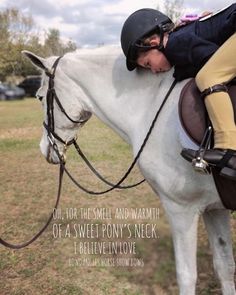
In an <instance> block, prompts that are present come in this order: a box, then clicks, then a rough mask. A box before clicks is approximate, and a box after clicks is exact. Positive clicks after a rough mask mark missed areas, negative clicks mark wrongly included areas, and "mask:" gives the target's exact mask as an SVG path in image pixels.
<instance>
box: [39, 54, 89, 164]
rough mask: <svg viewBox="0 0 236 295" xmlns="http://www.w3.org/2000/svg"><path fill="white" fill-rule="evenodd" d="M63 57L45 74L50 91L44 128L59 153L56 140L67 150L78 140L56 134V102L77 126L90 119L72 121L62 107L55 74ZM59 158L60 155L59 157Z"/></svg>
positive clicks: (47, 95) (61, 157)
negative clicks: (55, 82) (67, 138)
mask: <svg viewBox="0 0 236 295" xmlns="http://www.w3.org/2000/svg"><path fill="white" fill-rule="evenodd" d="M62 57H63V56H59V57H58V58H57V59H56V60H55V62H54V64H53V66H52V68H51V70H48V69H47V68H45V74H46V75H47V76H48V78H49V81H48V90H47V94H46V104H47V121H48V122H47V123H46V122H45V121H44V122H43V126H44V128H45V129H46V131H47V137H48V140H49V143H50V145H51V146H52V147H53V149H54V150H55V151H58V146H57V143H56V140H58V141H59V142H60V143H62V144H64V147H65V148H67V147H68V146H70V145H71V144H73V143H74V142H75V140H76V137H74V138H72V139H71V140H69V141H65V140H64V139H62V138H61V137H60V136H59V135H58V134H57V133H56V132H55V122H54V101H55V102H56V104H57V105H58V107H59V109H60V111H61V112H62V113H63V114H64V115H65V116H66V118H67V119H68V120H70V121H71V122H72V123H75V124H84V123H86V122H87V121H88V119H89V118H88V119H84V120H74V119H72V118H71V117H70V116H69V115H68V114H67V112H66V111H65V109H64V107H63V106H62V104H61V102H60V100H59V98H58V96H57V94H56V91H55V87H54V78H55V73H56V69H57V66H58V64H59V61H60V59H61V58H62ZM58 156H59V155H58ZM59 159H60V161H63V162H64V158H63V155H60V156H59Z"/></svg>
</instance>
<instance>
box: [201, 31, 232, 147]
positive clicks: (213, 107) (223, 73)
mask: <svg viewBox="0 0 236 295" xmlns="http://www.w3.org/2000/svg"><path fill="white" fill-rule="evenodd" d="M235 48H236V33H235V34H234V35H232V36H231V37H230V38H229V39H228V40H227V41H226V42H225V43H224V44H223V45H222V46H221V47H220V48H219V49H218V50H217V51H216V52H215V54H214V55H213V56H212V57H211V58H210V59H209V61H208V62H207V63H206V64H205V66H204V67H203V68H202V69H201V70H200V71H199V73H198V74H197V76H196V83H197V86H198V88H199V90H200V91H203V90H205V89H207V88H209V87H211V86H214V85H216V84H221V83H227V82H229V81H230V80H232V79H233V78H234V77H235V76H236V58H235V50H234V49H235ZM205 105H206V108H207V111H208V114H209V117H210V120H211V122H212V125H213V129H214V142H215V145H214V148H220V149H232V150H236V126H235V122H234V111H233V107H232V103H231V100H230V97H229V95H228V93H227V92H213V93H212V94H210V95H208V96H206V97H205Z"/></svg>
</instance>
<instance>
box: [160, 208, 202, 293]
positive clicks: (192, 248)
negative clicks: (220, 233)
mask: <svg viewBox="0 0 236 295" xmlns="http://www.w3.org/2000/svg"><path fill="white" fill-rule="evenodd" d="M171 207H172V206H171ZM165 209H166V212H167V215H168V218H169V221H170V225H171V228H172V236H173V242H174V249H175V261H176V273H177V280H178V285H179V289H180V295H194V294H195V288H196V280H197V266H196V247H197V225H198V219H199V215H198V213H196V212H193V211H191V208H188V209H187V208H186V207H185V208H182V207H179V206H178V205H177V206H176V207H175V208H172V210H169V209H170V208H166V206H165Z"/></svg>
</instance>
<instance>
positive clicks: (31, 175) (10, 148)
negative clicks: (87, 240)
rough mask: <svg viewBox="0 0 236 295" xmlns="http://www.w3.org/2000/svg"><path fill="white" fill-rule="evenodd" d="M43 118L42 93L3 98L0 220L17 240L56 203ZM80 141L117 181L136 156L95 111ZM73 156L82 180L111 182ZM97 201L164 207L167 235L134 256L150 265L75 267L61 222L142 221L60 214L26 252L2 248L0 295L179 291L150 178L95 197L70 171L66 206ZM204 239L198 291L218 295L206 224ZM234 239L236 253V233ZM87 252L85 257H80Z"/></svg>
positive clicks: (143, 244) (170, 294)
mask: <svg viewBox="0 0 236 295" xmlns="http://www.w3.org/2000/svg"><path fill="white" fill-rule="evenodd" d="M42 121H43V116H42V110H41V106H40V103H39V102H38V101H37V100H35V99H25V100H23V101H12V102H0V154H1V168H0V226H1V236H2V237H3V238H5V239H7V240H8V241H11V242H14V243H21V242H23V241H26V240H28V239H29V238H31V237H32V236H33V235H34V234H35V233H36V232H37V231H38V230H39V229H40V228H41V227H42V226H43V225H44V223H45V221H46V219H47V217H48V215H49V214H50V212H51V209H52V208H53V206H54V202H55V197H56V193H57V182H58V167H57V166H55V165H50V164H48V163H47V162H46V160H45V159H44V157H43V156H42V155H41V153H40V150H39V142H40V138H41V135H42ZM79 143H80V145H81V147H82V150H83V151H84V153H85V154H86V155H87V156H88V158H89V159H90V160H91V161H92V162H93V163H94V164H95V166H96V168H97V169H98V170H99V171H100V172H101V173H102V174H103V175H105V176H107V177H108V178H109V180H110V181H112V182H116V181H117V180H118V179H120V177H121V176H122V175H123V174H124V172H126V170H127V168H128V167H129V164H130V163H131V161H132V152H131V149H130V147H129V146H128V145H127V144H126V143H124V142H123V141H122V140H121V139H120V138H119V137H118V136H117V135H115V133H114V132H113V131H112V130H111V129H109V128H107V127H105V126H104V124H103V123H102V122H100V121H98V120H97V119H96V118H94V117H93V118H92V119H91V120H90V121H89V122H88V123H87V124H86V125H85V126H84V127H83V128H82V130H81V131H80V132H79ZM67 159H68V163H67V166H68V168H69V169H70V170H71V173H72V174H73V175H74V176H75V177H76V178H77V179H79V180H80V182H81V183H82V184H83V185H85V186H86V187H89V188H91V189H95V190H101V189H104V188H106V187H105V186H104V185H103V184H101V183H100V182H99V181H98V180H97V179H96V178H95V177H94V176H93V175H92V174H91V172H90V171H89V170H88V168H87V167H86V166H85V165H84V164H83V163H82V162H81V160H80V159H79V158H78V156H77V154H76V153H75V151H74V150H73V149H70V150H69V151H68V157H67ZM139 179H142V176H141V175H140V173H139V171H138V169H137V168H136V169H135V171H134V172H133V173H132V175H131V176H130V177H129V179H128V181H127V183H133V182H136V181H137V180H139ZM96 207H104V208H109V209H111V210H115V209H116V208H117V207H120V208H131V207H132V208H135V207H137V208H140V207H147V208H153V207H157V208H160V219H159V220H158V221H153V222H157V227H158V234H159V236H160V238H158V239H139V240H137V241H136V243H137V255H131V256H132V257H134V256H135V257H136V258H139V259H143V261H144V263H145V264H144V266H143V267H101V266H97V267H89V266H69V265H68V258H69V257H73V256H74V253H73V250H74V249H73V243H74V238H73V237H71V238H63V239H55V238H53V235H52V227H53V224H59V223H61V224H62V226H66V225H67V224H71V225H72V224H73V223H75V222H81V223H82V222H84V223H86V224H91V223H98V224H99V226H102V224H104V223H109V222H110V223H117V222H120V223H122V222H123V223H124V222H126V223H130V224H134V223H135V222H136V223H137V221H135V220H131V219H128V220H125V221H124V220H119V221H117V220H112V221H109V220H83V221H82V220H80V219H79V220H66V219H64V220H61V221H60V220H54V221H53V223H52V224H51V225H50V226H49V228H48V229H47V230H46V232H45V233H44V234H43V235H42V236H41V237H40V238H39V239H38V240H37V241H36V242H35V243H34V244H32V245H31V246H30V247H28V248H25V249H22V250H20V251H14V250H8V249H5V248H4V247H0V290H1V295H28V294H29V295H32V294H34V295H41V294H45V295H62V294H66V295H67V294H68V295H75V294H76V295H80V294H81V295H94V294H95V295H106V294H108V295H150V294H157V295H175V294H178V288H177V284H176V278H175V264H174V255H173V246H172V241H171V234H170V229H169V225H168V223H167V220H166V218H165V214H164V210H163V208H162V206H161V204H160V202H159V200H158V198H157V196H156V195H155V194H154V193H153V191H152V190H151V189H150V187H149V186H148V185H147V184H143V185H142V186H141V187H139V188H135V189H132V190H128V191H113V192H111V193H109V194H107V195H106V196H100V197H94V196H88V195H87V194H85V193H83V192H81V191H79V190H78V189H77V188H75V186H74V185H73V184H72V183H71V181H70V180H69V179H68V177H65V178H64V181H63V188H62V198H61V202H60V205H59V208H61V210H62V211H63V212H65V210H66V208H77V209H79V208H96ZM231 220H232V226H236V215H235V213H234V214H233V215H232V218H231ZM140 222H141V221H140ZM126 234H127V233H126ZM199 237H200V241H199V246H198V253H199V255H198V256H199V257H198V259H199V262H198V265H199V267H198V269H199V281H198V287H197V288H198V289H197V290H198V294H214V295H218V294H220V293H219V287H218V285H217V284H218V283H217V280H216V278H215V277H214V275H213V271H212V258H211V253H210V251H209V247H208V242H207V238H206V233H205V230H204V229H203V226H202V224H201V226H200V231H199ZM126 238H127V236H126ZM233 238H234V251H235V250H236V237H235V233H234V237H233ZM95 240H96V241H101V240H102V239H101V238H100V237H99V238H98V239H95ZM103 240H104V239H103ZM124 240H125V238H124ZM105 241H106V242H108V241H109V240H106V239H105ZM87 256H88V255H87ZM87 256H86V255H82V254H81V255H80V257H81V258H83V257H85V258H86V257H87ZM93 257H99V256H98V255H97V256H96V255H95V256H93ZM102 257H103V256H102ZM132 257H131V258H132ZM114 258H124V256H122V255H117V256H114ZM209 266H210V267H209Z"/></svg>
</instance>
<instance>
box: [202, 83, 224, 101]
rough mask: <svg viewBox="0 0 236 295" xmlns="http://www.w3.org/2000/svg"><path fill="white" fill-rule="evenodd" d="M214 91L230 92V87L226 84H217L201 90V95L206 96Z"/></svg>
mask: <svg viewBox="0 0 236 295" xmlns="http://www.w3.org/2000/svg"><path fill="white" fill-rule="evenodd" d="M214 92H228V87H227V86H226V85H225V84H216V85H214V86H211V87H209V88H207V89H205V90H204V91H202V92H201V97H202V98H204V97H206V96H207V95H209V94H212V93H214Z"/></svg>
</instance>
